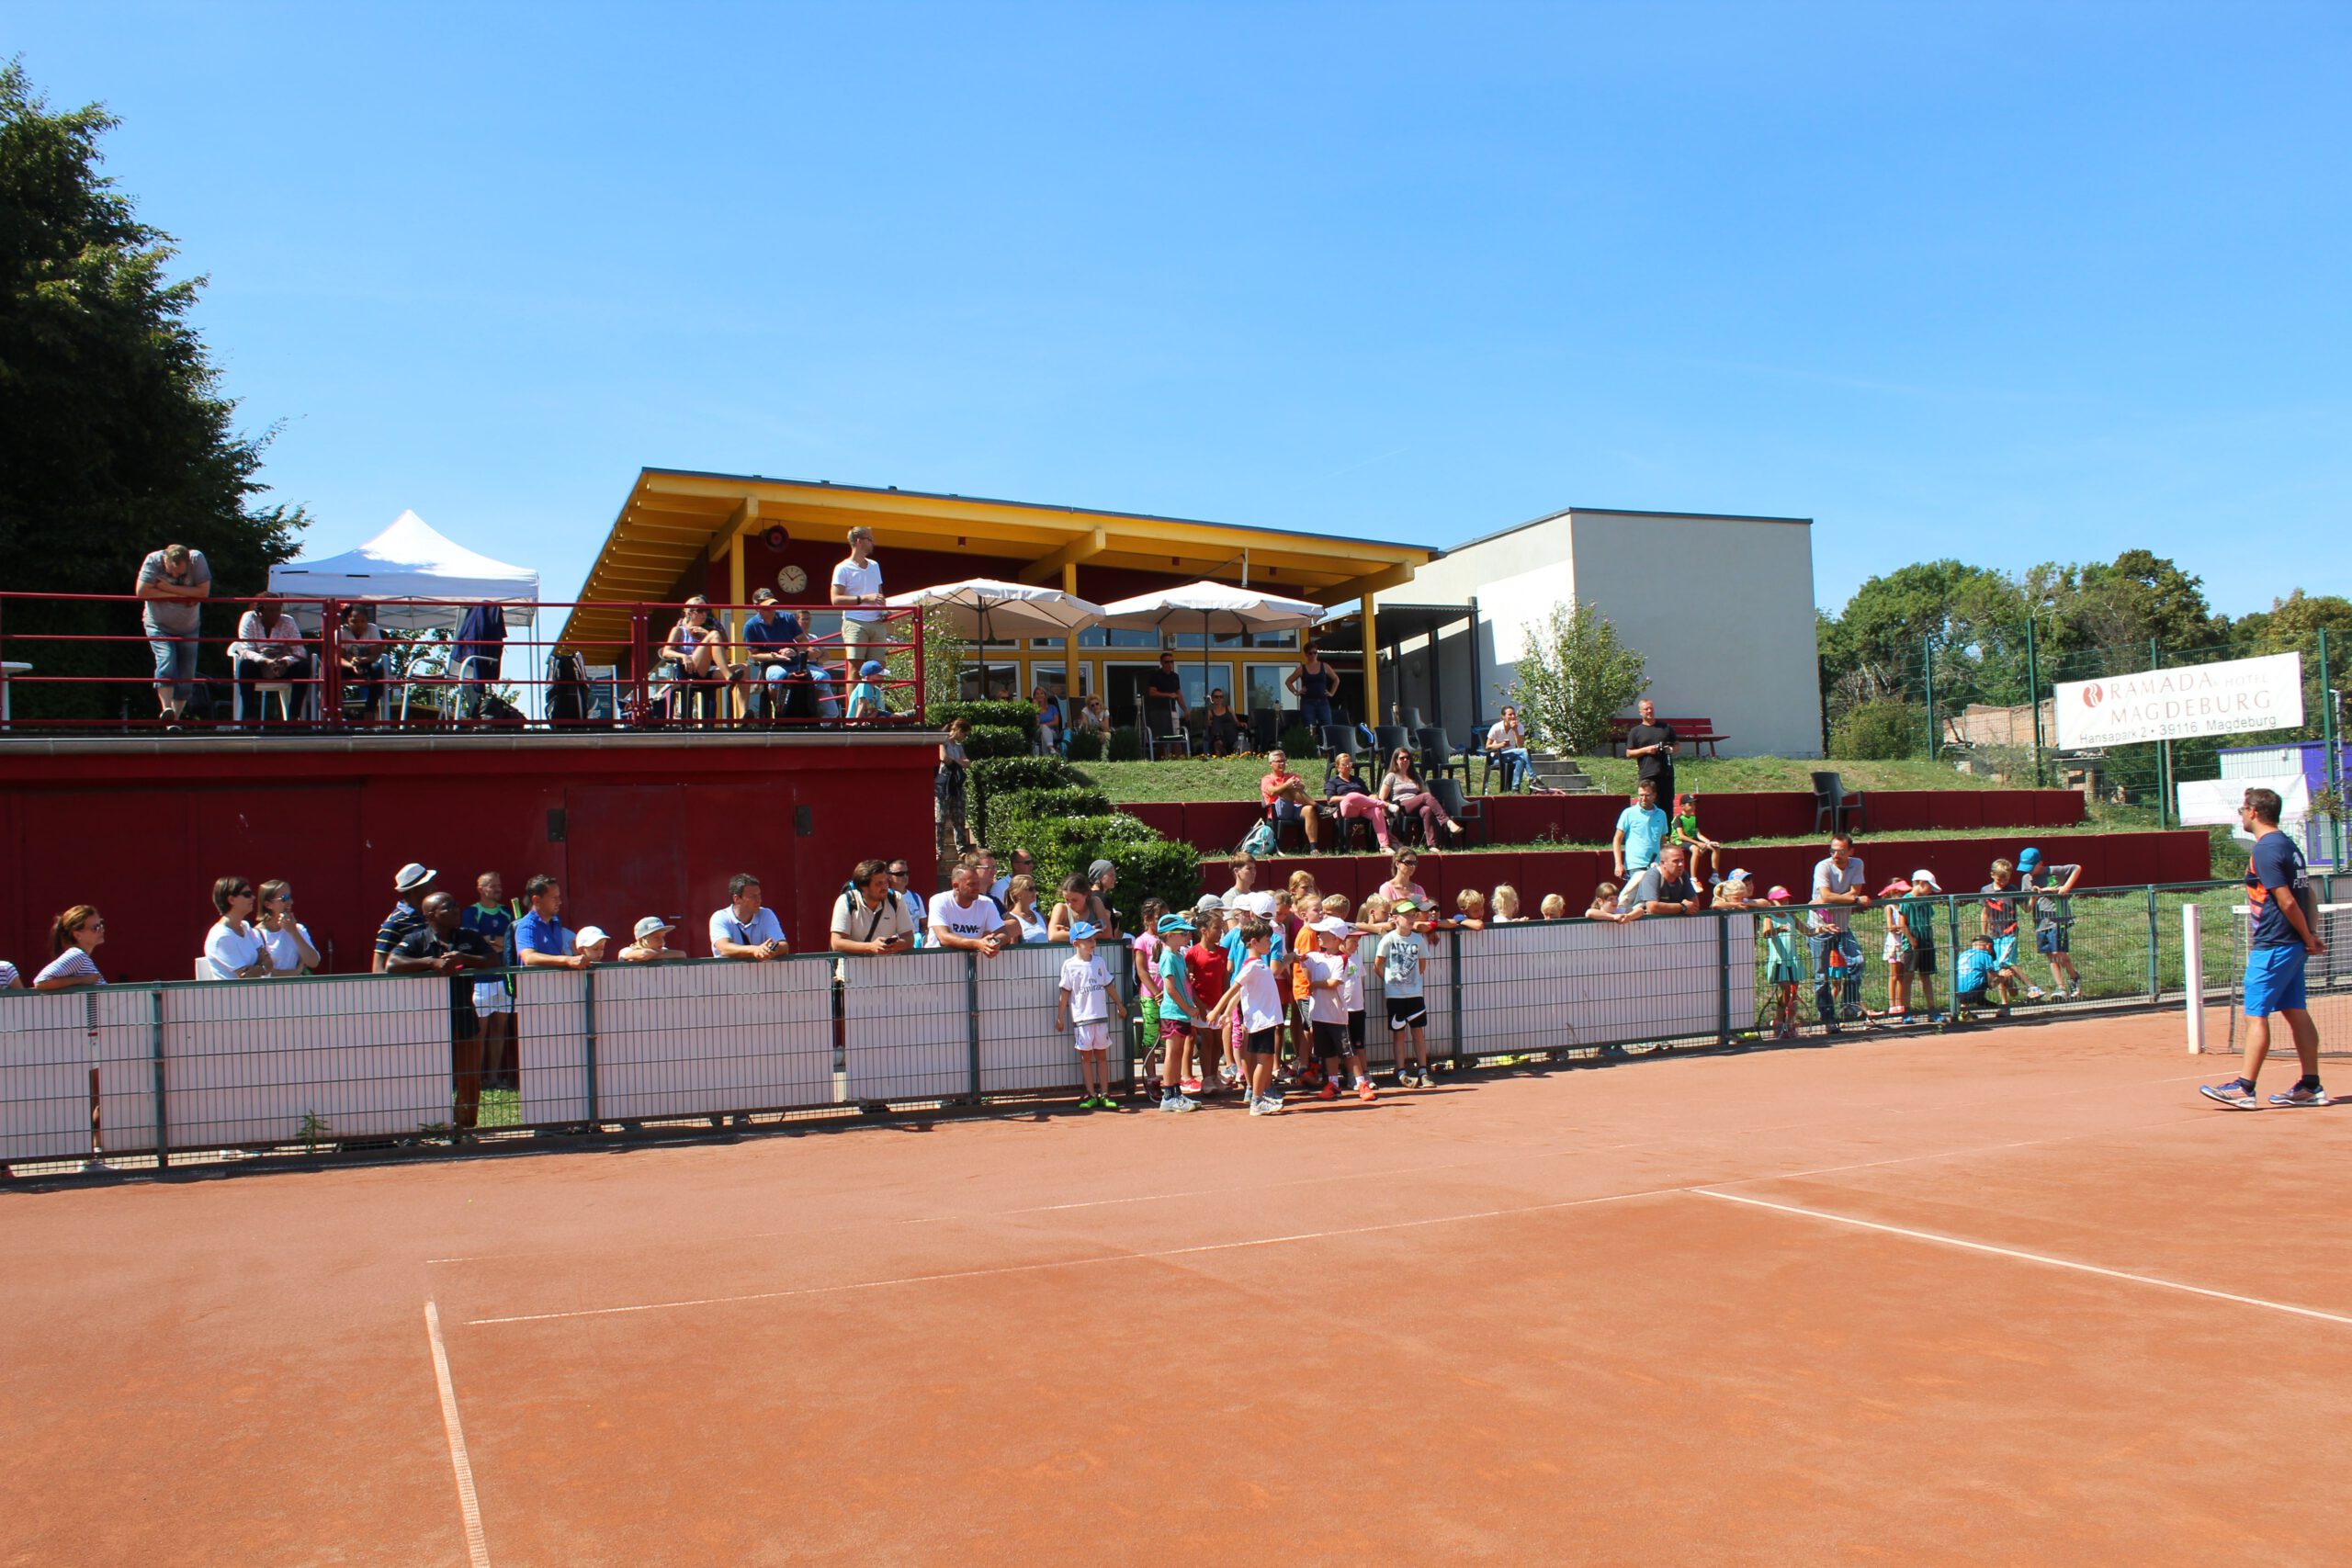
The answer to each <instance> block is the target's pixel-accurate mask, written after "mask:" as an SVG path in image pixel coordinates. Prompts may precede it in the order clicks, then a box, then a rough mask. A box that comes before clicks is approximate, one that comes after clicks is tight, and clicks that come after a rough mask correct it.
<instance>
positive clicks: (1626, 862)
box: [1609, 779, 1666, 882]
mask: <svg viewBox="0 0 2352 1568" xmlns="http://www.w3.org/2000/svg"><path fill="white" fill-rule="evenodd" d="M1665 842H1666V813H1665V812H1664V811H1661V810H1659V809H1658V804H1657V784H1655V783H1653V782H1652V781H1650V780H1648V779H1644V780H1643V781H1642V782H1641V786H1640V788H1638V789H1637V790H1635V791H1634V804H1633V805H1631V806H1629V807H1625V809H1624V810H1623V811H1621V812H1619V813H1618V814H1617V836H1616V838H1615V839H1614V840H1611V843H1610V846H1609V847H1610V852H1611V853H1612V854H1613V855H1615V857H1616V860H1617V879H1618V880H1619V881H1620V882H1623V880H1624V879H1625V875H1626V874H1627V873H1628V872H1635V871H1641V870H1643V869H1645V867H1647V866H1649V865H1650V864H1651V863H1654V862H1656V861H1657V852H1658V848H1659V846H1660V845H1662V844H1664V843H1665Z"/></svg>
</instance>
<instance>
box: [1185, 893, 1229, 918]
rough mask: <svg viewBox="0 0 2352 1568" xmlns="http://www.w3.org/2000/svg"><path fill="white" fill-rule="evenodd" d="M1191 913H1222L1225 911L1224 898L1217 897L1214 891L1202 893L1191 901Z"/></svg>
mask: <svg viewBox="0 0 2352 1568" xmlns="http://www.w3.org/2000/svg"><path fill="white" fill-rule="evenodd" d="M1193 913H1194V914H1196V915H1222V914H1224V913H1225V900H1224V899H1222V898H1220V897H1217V896H1216V894H1214V893H1204V894H1202V895H1201V896H1200V897H1199V898H1198V899H1196V900H1194V901H1193Z"/></svg>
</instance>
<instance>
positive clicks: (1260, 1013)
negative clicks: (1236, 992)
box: [1236, 958, 1283, 1034]
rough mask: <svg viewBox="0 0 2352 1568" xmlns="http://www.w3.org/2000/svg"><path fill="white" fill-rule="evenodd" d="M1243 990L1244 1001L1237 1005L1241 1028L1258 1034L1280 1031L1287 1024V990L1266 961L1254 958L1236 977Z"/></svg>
mask: <svg viewBox="0 0 2352 1568" xmlns="http://www.w3.org/2000/svg"><path fill="white" fill-rule="evenodd" d="M1236 982H1237V983H1238V985H1239V986H1240V987H1241V999H1240V1001H1239V1003H1238V1004H1237V1005H1238V1007H1239V1009H1240V1011H1241V1027H1242V1028H1244V1029H1246V1030H1248V1031H1249V1032H1250V1033H1252V1034H1255V1033H1257V1032H1258V1031H1260V1030H1261V1029H1279V1028H1281V1027H1282V1022H1283V988H1282V987H1281V986H1279V985H1277V984H1276V983H1275V981H1274V972H1273V971H1272V969H1269V968H1267V967H1266V963H1265V960H1263V959H1261V958H1252V959H1251V960H1250V962H1249V963H1247V964H1243V965H1242V966H1241V973H1240V974H1239V975H1238V976H1236Z"/></svg>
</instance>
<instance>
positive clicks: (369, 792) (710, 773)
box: [0, 737, 934, 980]
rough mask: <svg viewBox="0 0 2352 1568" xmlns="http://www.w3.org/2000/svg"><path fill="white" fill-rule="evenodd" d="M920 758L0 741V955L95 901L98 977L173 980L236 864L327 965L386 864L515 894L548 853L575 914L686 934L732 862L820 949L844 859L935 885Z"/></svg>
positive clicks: (349, 964) (590, 746)
mask: <svg viewBox="0 0 2352 1568" xmlns="http://www.w3.org/2000/svg"><path fill="white" fill-rule="evenodd" d="M828 739H830V738H828ZM933 761H934V752H933V748H932V747H931V746H930V745H928V744H923V743H906V742H895V741H876V742H872V743H865V742H860V743H856V744H851V745H845V746H836V745H831V744H829V743H824V742H809V743H794V742H789V741H787V742H786V743H784V744H781V745H775V746H768V745H764V744H742V745H730V744H725V743H718V742H707V741H701V740H693V741H686V742H684V743H673V744H645V743H642V742H640V741H639V739H638V738H634V737H631V738H625V739H620V740H618V741H617V743H615V742H611V741H608V742H607V743H605V744H602V745H600V744H598V743H597V742H596V741H594V740H593V739H592V740H586V741H582V743H579V744H576V745H564V746H524V747H511V748H510V747H503V746H494V745H481V746H476V745H471V744H467V743H463V742H450V743H446V744H444V745H441V746H439V747H436V748H430V749H423V750H416V749H409V748H404V747H398V746H396V745H386V746H383V747H358V748H350V749H344V750H327V749H322V750H318V751H314V752H313V751H300V750H294V751H274V752H272V753H270V754H269V755H268V757H267V759H266V762H257V761H256V759H255V758H254V754H253V753H252V752H251V750H249V749H247V748H244V747H242V746H239V745H237V744H234V743H230V744H225V745H222V744H207V743H202V742H198V743H193V744H191V746H189V747H188V748H187V749H184V750H183V749H177V748H171V747H164V748H158V749H154V750H147V751H143V752H136V753H120V754H117V753H111V752H106V751H92V752H89V753H85V754H77V755H75V756H74V757H73V758H72V759H71V764H72V770H73V771H72V774H71V776H72V777H73V779H74V784H73V787H72V788H70V789H65V788H59V787H56V786H55V785H54V784H52V783H51V781H52V780H54V779H55V778H56V777H57V776H58V775H59V773H61V772H62V770H61V768H60V766H59V762H58V760H57V759H55V758H37V757H32V756H25V755H17V756H12V755H8V754H7V753H6V751H5V750H0V801H5V803H6V816H5V818H0V833H6V835H7V837H6V839H5V840H0V842H5V843H6V844H7V845H8V846H9V847H10V848H12V849H13V850H14V852H15V854H14V861H13V865H12V868H11V873H12V874H11V875H10V877H9V878H8V879H7V889H6V899H5V902H0V919H5V920H6V925H5V927H0V957H7V958H10V959H11V960H13V961H14V962H16V963H17V964H19V965H20V966H22V965H24V964H27V963H28V962H29V963H31V964H34V965H35V966H38V964H40V963H42V962H45V961H46V959H47V957H48V923H49V919H50V918H51V916H53V915H54V914H56V913H57V911H59V910H60V909H62V908H65V907H66V906H68V905H70V904H74V903H80V902H90V903H95V904H96V905H98V907H99V908H102V909H106V910H107V928H108V929H107V938H108V940H107V944H106V945H105V946H104V947H103V948H101V949H100V950H99V957H100V967H102V968H103V969H104V970H105V971H106V973H107V976H109V977H110V978H113V977H120V978H125V979H133V980H153V979H166V980H180V979H186V978H187V977H188V975H189V973H190V968H191V964H192V963H193V961H194V959H195V957H196V954H197V953H198V952H199V951H200V950H201V948H202V945H203V938H204V931H205V930H206V928H207V927H208V926H209V925H210V923H211V921H212V919H213V915H212V908H211V886H212V882H213V879H214V878H216V877H218V876H220V875H222V874H237V875H241V876H249V877H252V878H254V879H255V880H257V881H258V880H262V879H266V878H269V877H278V876H282V877H284V878H286V879H287V880H288V881H290V882H291V883H293V884H294V890H295V897H296V906H297V909H298V911H299V913H300V916H301V919H302V920H303V922H304V923H305V924H306V925H308V926H309V927H310V928H311V936H312V938H313V940H314V941H316V942H318V943H319V944H320V947H321V949H322V951H324V950H325V948H326V947H327V945H328V944H329V943H330V942H331V943H333V945H334V968H335V969H336V970H337V971H339V972H345V973H350V972H356V971H363V970H365V969H366V968H367V967H368V954H369V951H370V948H371V947H372V945H373V942H374V938H375V932H376V927H377V924H378V923H379V921H380V920H381V919H382V918H383V916H384V914H385V913H386V911H388V910H389V909H390V908H391V904H392V877H393V874H394V873H395V872H396V871H397V870H398V869H399V868H400V866H401V864H402V863H406V862H408V861H412V860H414V861H421V862H423V863H425V864H426V865H428V866H431V867H432V868H434V869H435V870H437V871H438V872H440V874H441V877H440V882H441V886H443V887H445V888H447V890H449V891H450V892H452V893H454V894H457V895H458V896H459V897H463V898H467V899H470V898H471V897H472V894H473V881H474V877H475V876H476V874H479V873H481V872H482V871H486V870H495V871H497V872H498V873H499V874H501V875H502V876H503V878H504V880H505V884H506V890H507V893H508V895H509V896H510V897H513V896H516V895H519V894H520V892H521V891H522V886H523V884H524V882H525V880H526V879H527V878H528V877H529V876H530V875H531V874H534V873H535V872H545V873H547V874H549V875H552V876H554V877H556V878H557V879H558V880H559V881H560V882H561V883H563V885H564V888H565V894H566V905H565V917H566V919H567V922H568V923H569V924H571V925H572V926H574V927H577V926H581V925H584V924H588V923H591V922H593V923H594V924H597V925H601V926H604V927H605V929H606V930H608V931H613V932H615V933H616V934H617V933H624V932H626V931H628V927H629V925H630V924H632V923H633V922H634V921H635V919H637V917H638V916H639V915H641V914H648V913H660V914H664V915H684V917H686V919H685V922H684V925H685V929H684V931H682V933H681V934H682V935H684V936H685V937H686V938H687V942H686V945H687V946H688V948H689V950H690V951H694V952H697V953H698V952H702V951H704V950H705V946H706V939H705V937H704V935H703V932H704V929H705V926H706V924H707V920H708V918H709V915H710V912H711V911H712V910H714V909H716V908H718V907H719V905H720V904H722V903H724V902H725V898H726V883H727V879H728V877H729V875H731V874H733V873H735V872H737V871H746V870H747V871H751V872H752V873H753V874H756V875H758V876H759V877H760V878H761V880H762V882H763V884H764V885H765V891H766V893H767V897H768V901H769V903H770V904H772V905H774V906H775V908H776V909H777V912H778V915H779V917H780V918H781V919H783V920H784V923H785V927H786V931H789V932H790V933H791V935H792V939H793V942H794V945H795V946H796V947H801V948H807V947H821V946H822V945H823V942H824V935H825V931H824V928H825V924H826V921H827V919H828V917H829V916H830V914H831V906H832V899H833V897H834V895H835V894H836V893H837V892H838V891H839V889H840V887H841V885H842V882H843V881H844V880H846V878H847V877H848V875H849V873H850V869H851V867H852V866H853V865H854V863H856V862H857V861H858V860H861V859H863V858H865V856H867V855H875V856H881V857H888V856H895V855H904V856H906V857H908V858H909V859H910V861H912V862H913V863H915V864H916V865H917V866H919V867H921V868H922V874H920V875H919V876H918V878H917V886H918V887H919V889H921V890H923V891H928V890H929V888H930V884H931V882H932V880H933V879H932V877H931V875H930V865H931V847H930V846H931V838H932V833H931V774H932V771H933ZM802 809H805V810H806V811H807V813H808V832H807V833H806V834H805V835H804V834H803V833H802V832H801V831H800V828H799V820H798V818H797V812H798V811H799V810H802ZM559 834H560V837H558V836H557V835H559ZM109 903H111V904H112V905H114V906H115V908H108V905H109Z"/></svg>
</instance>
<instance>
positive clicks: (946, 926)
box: [931, 888, 1004, 940]
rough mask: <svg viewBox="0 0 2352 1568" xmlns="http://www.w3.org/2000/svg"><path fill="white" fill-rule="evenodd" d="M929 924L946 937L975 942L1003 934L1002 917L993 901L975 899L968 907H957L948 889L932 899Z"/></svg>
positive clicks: (953, 894)
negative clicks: (965, 938)
mask: <svg viewBox="0 0 2352 1568" xmlns="http://www.w3.org/2000/svg"><path fill="white" fill-rule="evenodd" d="M931 923H932V924H933V926H935V927H937V928H938V929H939V930H941V931H945V932H946V933H947V934H948V935H949V936H960V937H968V938H972V939H974V940H977V939H978V938H980V937H984V936H993V935H995V934H996V933H997V932H998V931H1002V930H1003V929H1004V914H1003V912H1002V911H1001V910H1000V909H999V908H997V907H996V900H995V899H993V898H974V899H973V900H972V901H971V903H970V904H969V905H964V904H958V903H957V902H956V893H955V890H954V889H953V888H951V889H949V890H948V891H947V892H944V893H934V894H933V895H932V899H931Z"/></svg>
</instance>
